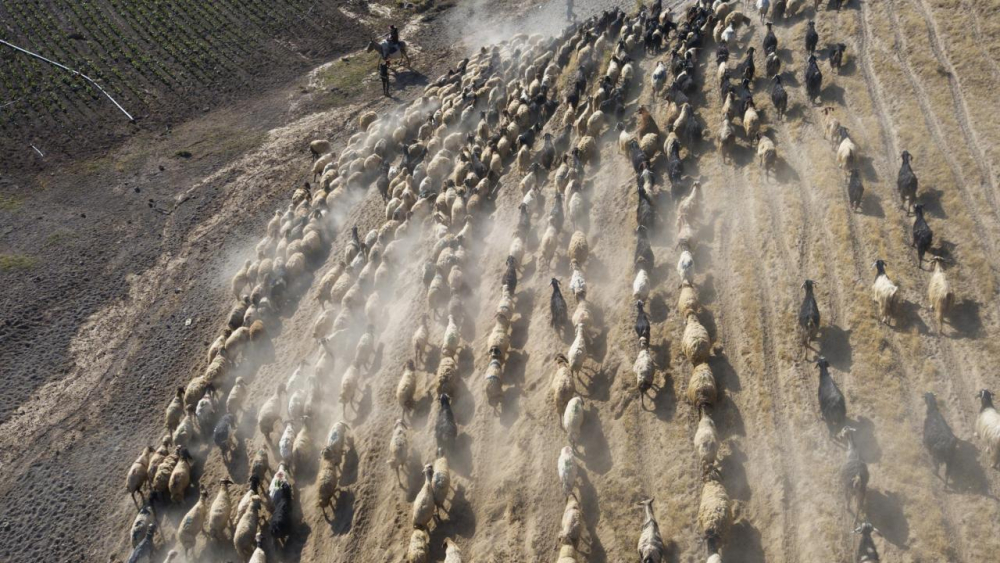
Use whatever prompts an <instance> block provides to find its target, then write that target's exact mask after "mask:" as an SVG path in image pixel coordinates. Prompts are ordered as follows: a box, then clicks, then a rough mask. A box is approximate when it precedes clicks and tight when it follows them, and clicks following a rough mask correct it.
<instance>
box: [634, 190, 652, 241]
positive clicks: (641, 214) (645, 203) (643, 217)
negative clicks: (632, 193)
mask: <svg viewBox="0 0 1000 563" xmlns="http://www.w3.org/2000/svg"><path fill="white" fill-rule="evenodd" d="M638 192H639V203H638V204H637V205H636V209H635V222H636V224H637V225H642V226H643V227H646V229H648V230H650V231H652V230H653V223H654V222H655V221H656V209H655V208H654V207H653V200H652V198H650V197H649V194H648V193H646V189H645V188H643V187H642V186H639V189H638Z"/></svg>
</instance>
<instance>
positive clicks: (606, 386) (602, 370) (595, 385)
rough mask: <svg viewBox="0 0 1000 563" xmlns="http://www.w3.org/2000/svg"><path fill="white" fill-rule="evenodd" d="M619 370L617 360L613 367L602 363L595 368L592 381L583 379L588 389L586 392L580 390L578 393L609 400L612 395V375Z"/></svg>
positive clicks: (597, 399) (584, 396)
mask: <svg viewBox="0 0 1000 563" xmlns="http://www.w3.org/2000/svg"><path fill="white" fill-rule="evenodd" d="M617 371H618V362H615V364H614V366H613V367H609V366H606V365H603V364H602V365H601V366H599V367H598V368H597V369H595V370H594V372H593V375H591V377H590V381H581V383H583V385H584V387H585V389H586V391H587V392H586V394H584V393H579V392H578V394H579V395H580V396H581V397H583V398H585V399H591V400H594V401H607V400H608V399H609V398H610V397H611V384H612V382H613V380H612V375H613V374H614V373H616V372H617Z"/></svg>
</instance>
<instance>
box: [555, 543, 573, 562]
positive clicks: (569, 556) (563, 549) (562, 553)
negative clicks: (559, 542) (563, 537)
mask: <svg viewBox="0 0 1000 563" xmlns="http://www.w3.org/2000/svg"><path fill="white" fill-rule="evenodd" d="M576 555H577V553H576V548H575V547H573V546H572V545H563V546H560V547H559V559H557V560H556V563H577V561H578V560H577V558H576Z"/></svg>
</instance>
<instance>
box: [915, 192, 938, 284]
mask: <svg viewBox="0 0 1000 563" xmlns="http://www.w3.org/2000/svg"><path fill="white" fill-rule="evenodd" d="M913 213H914V214H915V215H916V217H915V218H914V219H913V248H916V249H917V267H919V268H920V269H923V267H924V254H925V253H926V252H927V250H928V249H929V248H930V247H931V243H932V242H933V241H934V233H933V232H932V231H931V228H930V226H929V225H928V224H927V220H926V219H924V206H923V204H921V203H918V204H916V205H914V206H913Z"/></svg>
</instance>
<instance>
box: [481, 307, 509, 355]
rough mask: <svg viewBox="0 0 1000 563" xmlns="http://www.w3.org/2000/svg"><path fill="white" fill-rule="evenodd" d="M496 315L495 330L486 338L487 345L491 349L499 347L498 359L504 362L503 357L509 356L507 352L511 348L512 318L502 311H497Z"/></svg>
mask: <svg viewBox="0 0 1000 563" xmlns="http://www.w3.org/2000/svg"><path fill="white" fill-rule="evenodd" d="M494 317H495V318H496V323H494V325H493V330H492V331H491V332H490V336H489V338H488V339H487V340H486V346H487V347H488V348H489V349H490V350H493V349H494V348H496V349H498V350H499V351H500V356H499V358H498V359H499V360H500V362H503V359H504V358H505V357H506V356H507V352H508V351H509V350H510V320H509V319H508V318H507V317H505V316H504V315H502V314H500V313H497V314H496V315H495V316H494Z"/></svg>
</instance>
